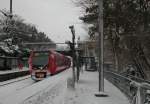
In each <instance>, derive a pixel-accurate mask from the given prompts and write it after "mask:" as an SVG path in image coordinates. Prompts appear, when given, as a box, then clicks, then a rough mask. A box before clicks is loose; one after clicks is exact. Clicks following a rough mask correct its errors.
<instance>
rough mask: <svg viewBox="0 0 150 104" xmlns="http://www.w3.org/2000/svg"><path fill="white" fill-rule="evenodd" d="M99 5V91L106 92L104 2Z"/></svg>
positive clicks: (99, 0) (101, 1) (101, 0)
mask: <svg viewBox="0 0 150 104" xmlns="http://www.w3.org/2000/svg"><path fill="white" fill-rule="evenodd" d="M98 5H99V91H100V92H104V41H103V39H104V37H103V0H98Z"/></svg>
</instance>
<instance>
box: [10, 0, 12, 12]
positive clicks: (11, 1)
mask: <svg viewBox="0 0 150 104" xmlns="http://www.w3.org/2000/svg"><path fill="white" fill-rule="evenodd" d="M10 14H11V15H12V0H10Z"/></svg>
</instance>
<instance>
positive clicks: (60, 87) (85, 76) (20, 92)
mask: <svg viewBox="0 0 150 104" xmlns="http://www.w3.org/2000/svg"><path fill="white" fill-rule="evenodd" d="M71 75H72V71H71V70H66V71H64V72H62V73H59V74H57V75H54V76H51V77H49V78H47V79H45V80H43V81H40V82H34V81H32V80H31V79H26V80H23V81H20V82H17V83H13V84H10V85H8V86H3V87H0V93H1V95H0V104H129V101H128V100H127V98H126V97H125V96H124V95H123V94H122V93H121V92H120V91H119V90H118V89H117V88H116V87H114V86H113V85H112V84H111V83H109V82H108V81H107V80H105V91H106V93H107V94H108V95H109V97H95V93H96V92H98V73H97V72H85V71H84V72H83V73H82V74H81V77H80V80H79V82H78V83H76V86H75V89H71V88H70V87H67V79H68V77H70V76H71Z"/></svg>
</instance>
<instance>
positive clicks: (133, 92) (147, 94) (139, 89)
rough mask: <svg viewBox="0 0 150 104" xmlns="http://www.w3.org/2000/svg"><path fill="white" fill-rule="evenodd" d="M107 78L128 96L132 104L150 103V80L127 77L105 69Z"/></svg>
mask: <svg viewBox="0 0 150 104" xmlns="http://www.w3.org/2000/svg"><path fill="white" fill-rule="evenodd" d="M105 78H106V79H107V80H109V81H110V82H111V83H112V84H114V85H115V86H116V87H118V88H119V89H120V90H121V91H122V92H123V93H124V94H125V95H126V96H127V97H128V99H129V100H130V104H150V84H149V81H145V80H142V79H140V78H135V77H134V78H133V77H132V78H131V76H130V77H126V76H124V75H121V74H118V73H116V72H111V71H105Z"/></svg>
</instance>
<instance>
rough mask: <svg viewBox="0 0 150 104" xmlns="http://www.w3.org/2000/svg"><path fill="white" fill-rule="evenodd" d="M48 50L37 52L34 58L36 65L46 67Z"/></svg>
mask: <svg viewBox="0 0 150 104" xmlns="http://www.w3.org/2000/svg"><path fill="white" fill-rule="evenodd" d="M48 57H49V53H48V52H36V53H34V56H33V58H32V64H33V66H36V67H44V66H45V65H47V63H48Z"/></svg>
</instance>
